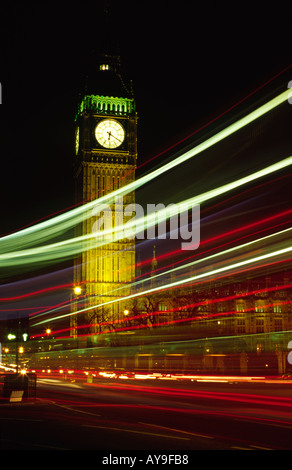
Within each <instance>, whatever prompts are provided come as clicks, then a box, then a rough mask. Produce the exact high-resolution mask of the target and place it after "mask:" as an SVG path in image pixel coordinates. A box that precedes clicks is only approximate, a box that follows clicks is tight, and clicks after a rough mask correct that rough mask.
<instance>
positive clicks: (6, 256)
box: [0, 157, 292, 267]
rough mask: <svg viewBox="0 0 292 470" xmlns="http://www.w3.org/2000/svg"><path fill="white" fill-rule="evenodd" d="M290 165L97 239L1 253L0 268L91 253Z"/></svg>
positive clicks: (273, 168)
mask: <svg viewBox="0 0 292 470" xmlns="http://www.w3.org/2000/svg"><path fill="white" fill-rule="evenodd" d="M290 165H292V157H288V158H285V159H284V160H281V161H279V162H277V163H275V164H273V165H270V166H268V167H266V168H263V169H262V170H259V171H257V172H255V173H252V174H250V175H248V176H245V177H243V178H240V179H239V180H236V181H234V182H231V183H228V184H225V185H223V186H220V187H219V188H215V189H213V190H210V191H207V192H206V193H203V194H201V195H197V196H194V197H192V198H190V199H187V200H185V201H183V202H181V203H179V204H178V205H174V207H166V208H164V209H161V210H160V211H157V213H156V214H155V213H153V214H151V215H150V216H149V215H147V216H145V217H141V218H139V219H137V220H131V221H130V222H127V223H126V224H122V225H121V226H118V227H117V228H114V229H111V230H104V231H102V232H101V233H100V235H97V234H96V233H90V234H86V235H83V236H80V237H75V238H71V239H69V240H64V241H62V242H58V243H53V244H50V245H44V246H40V247H36V248H33V249H26V250H20V251H14V252H12V253H11V252H9V253H3V254H1V255H0V267H9V266H18V265H22V264H25V265H28V264H29V263H42V262H44V261H48V262H51V261H52V260H60V259H68V258H71V257H73V256H74V255H76V254H77V253H80V252H83V251H85V250H86V249H89V250H92V249H93V248H96V247H98V246H102V245H104V244H105V243H106V242H105V241H104V238H107V236H108V235H110V237H109V238H110V240H108V241H107V243H112V241H113V238H112V236H114V240H115V241H116V240H122V239H124V238H128V237H129V236H133V233H139V232H141V230H144V229H145V227H149V226H153V225H154V224H155V223H156V220H157V217H158V218H159V220H160V221H162V220H165V219H166V218H167V217H170V216H171V215H175V214H177V210H178V209H177V207H178V206H183V207H184V210H186V209H187V208H191V207H193V206H194V205H196V204H200V203H202V202H205V201H207V200H209V199H212V198H214V197H217V196H219V195H222V194H224V193H226V192H228V191H231V190H233V189H236V188H238V187H240V186H242V185H244V184H247V183H250V182H252V181H255V180H256V179H258V178H262V177H264V176H267V175H270V174H272V173H274V172H275V171H279V170H281V169H283V168H286V167H287V166H290ZM85 241H90V244H88V246H87V247H86V245H84V242H85Z"/></svg>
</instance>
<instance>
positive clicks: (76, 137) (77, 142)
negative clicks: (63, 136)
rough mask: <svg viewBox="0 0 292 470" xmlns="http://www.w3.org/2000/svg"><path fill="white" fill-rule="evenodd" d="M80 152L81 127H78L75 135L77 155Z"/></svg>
mask: <svg viewBox="0 0 292 470" xmlns="http://www.w3.org/2000/svg"><path fill="white" fill-rule="evenodd" d="M78 150H79V127H77V129H76V133H75V152H76V155H77V153H78Z"/></svg>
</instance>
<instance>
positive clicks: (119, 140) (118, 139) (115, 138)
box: [112, 135, 122, 143]
mask: <svg viewBox="0 0 292 470" xmlns="http://www.w3.org/2000/svg"><path fill="white" fill-rule="evenodd" d="M112 137H113V138H114V139H116V140H118V141H119V142H121V143H122V141H121V140H120V139H118V138H117V137H116V136H115V135H112Z"/></svg>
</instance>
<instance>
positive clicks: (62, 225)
mask: <svg viewBox="0 0 292 470" xmlns="http://www.w3.org/2000/svg"><path fill="white" fill-rule="evenodd" d="M289 92H290V90H289V89H287V90H285V91H284V92H282V93H281V94H280V95H278V96H277V97H275V98H273V99H272V100H270V101H269V102H267V103H265V104H264V105H262V106H260V107H259V108H257V109H256V110H255V111H253V112H251V113H250V114H248V115H247V116H245V117H243V118H242V119H239V120H238V121H237V122H235V123H233V124H231V125H230V126H228V127H226V128H225V129H223V130H222V131H220V132H218V133H217V134H215V135H214V136H212V137H210V138H208V139H206V140H205V141H204V142H202V143H201V144H199V145H197V146H195V147H194V148H192V149H191V150H188V151H187V152H185V153H183V154H182V155H181V156H179V157H177V158H175V159H174V160H172V161H171V162H169V163H167V164H165V165H163V166H162V167H160V168H158V169H157V170H154V171H152V172H150V173H149V174H147V175H145V176H143V177H141V178H139V179H138V180H136V181H134V182H132V183H130V184H128V185H126V186H124V187H122V188H120V189H117V190H116V191H113V192H111V193H110V194H108V195H105V196H103V197H101V198H99V199H97V200H94V201H91V202H89V203H87V204H84V205H82V206H80V207H77V208H75V209H73V210H71V211H67V212H66V213H65V214H61V215H58V216H56V217H54V218H51V219H49V220H47V221H44V222H41V223H39V224H37V225H34V226H31V227H28V228H25V229H23V230H19V231H16V232H14V233H12V234H10V235H7V236H4V237H1V238H0V253H8V252H11V251H12V252H14V251H15V247H16V246H17V243H21V246H22V247H28V246H31V245H36V244H37V245H39V244H40V243H44V242H45V241H48V240H50V239H52V238H54V237H56V236H60V235H64V234H65V233H66V232H68V230H70V229H72V228H73V227H74V226H75V225H77V224H78V223H80V222H81V221H82V220H83V219H84V215H85V214H87V215H88V216H91V212H90V211H91V210H92V209H93V208H96V204H97V202H98V204H110V203H112V202H113V200H114V198H115V197H120V196H123V195H126V194H128V193H129V192H131V191H135V189H137V188H139V187H141V186H142V185H144V184H146V183H148V182H150V181H151V180H153V179H154V178H157V177H158V176H161V174H162V173H165V172H167V171H169V170H171V169H173V168H175V167H176V166H178V165H180V164H182V163H184V162H186V161H187V160H189V159H190V158H193V157H194V156H196V155H198V154H200V153H201V152H203V151H204V150H207V149H209V148H210V147H212V146H213V145H215V144H216V143H218V142H220V141H222V140H223V139H225V138H227V137H229V136H231V135H232V134H234V133H235V132H237V131H238V130H240V129H242V128H244V127H245V126H247V125H248V124H250V123H252V122H253V121H255V120H256V119H258V118H260V117H261V116H263V115H265V114H266V113H268V112H270V111H271V110H273V109H275V108H276V107H277V106H279V105H281V104H282V103H284V102H285V101H287V100H288V98H289ZM286 163H287V165H288V164H291V163H289V162H286ZM242 184H244V183H242ZM230 189H231V188H230ZM213 197H214V196H213ZM197 203H200V202H197ZM78 241H79V240H76V242H78ZM71 243H74V239H73V241H72V242H71ZM57 245H58V244H55V245H54V244H53V245H51V246H49V249H52V251H53V253H52V255H50V256H49V258H48V259H55V256H56V259H58V258H59V256H57V255H56V253H55V251H54V250H55V248H56V246H57ZM65 248H66V247H65ZM73 253H76V251H75V252H74V251H73V252H71V254H70V253H66V255H65V257H66V256H68V255H69V256H72V254H73ZM26 255H28V256H30V254H29V252H27V253H26V254H25V253H22V251H19V252H18V254H17V255H15V254H14V255H13V259H14V260H15V258H16V257H23V256H26ZM3 260H5V258H3V259H2V261H3ZM27 261H29V260H28V259H26V261H25V262H27ZM33 262H34V261H33ZM3 266H6V264H4V265H3Z"/></svg>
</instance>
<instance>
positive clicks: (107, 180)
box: [71, 64, 137, 342]
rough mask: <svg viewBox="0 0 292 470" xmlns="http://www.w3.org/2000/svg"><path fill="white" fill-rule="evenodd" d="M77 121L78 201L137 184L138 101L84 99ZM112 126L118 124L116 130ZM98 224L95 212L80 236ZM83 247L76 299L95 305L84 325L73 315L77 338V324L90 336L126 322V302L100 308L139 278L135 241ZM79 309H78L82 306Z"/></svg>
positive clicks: (76, 276)
mask: <svg viewBox="0 0 292 470" xmlns="http://www.w3.org/2000/svg"><path fill="white" fill-rule="evenodd" d="M100 67H101V68H100V70H101V73H107V72H102V71H103V70H107V69H106V68H103V64H101V66H100ZM97 86H98V83H97ZM75 121H76V129H77V128H78V147H77V146H76V150H77V155H76V156H75V171H74V173H75V183H76V191H75V193H76V202H77V203H80V202H88V201H93V200H95V199H98V198H99V197H101V196H104V195H105V194H109V193H110V192H112V191H113V190H115V189H118V188H120V187H122V186H125V185H127V184H129V183H131V182H132V181H134V179H135V168H136V159H137V114H136V109H135V101H134V99H133V98H131V97H130V98H129V97H128V98H121V97H114V96H103V95H92V94H90V95H85V96H83V98H82V99H81V101H80V103H79V107H78V112H77V114H76V119H75ZM104 123H105V124H107V123H108V124H110V127H109V126H108V127H105V126H104ZM113 123H114V126H113V127H111V126H112V124H113ZM96 129H100V132H99V133H97V131H96ZM104 132H105V133H106V140H104ZM117 139H120V140H119V141H118V140H117ZM134 202H135V194H134V192H133V193H131V194H128V195H127V196H126V197H125V198H124V200H123V205H127V204H130V203H134ZM122 209H123V208H121V213H123V211H122ZM113 214H114V212H113ZM112 217H114V215H112ZM122 217H123V216H122ZM95 222H96V216H95V215H94V211H92V213H91V214H90V217H89V218H87V219H86V220H84V222H83V224H82V225H81V226H80V227H79V233H77V235H78V234H79V235H81V234H82V235H86V234H90V233H92V227H93V226H94V223H95ZM113 225H114V221H113ZM88 243H90V242H88ZM84 248H85V249H84V251H83V253H82V254H81V256H80V257H78V259H76V260H75V269H74V284H75V285H78V286H81V294H80V295H79V296H76V300H77V299H80V298H82V299H84V303H85V304H86V306H87V307H90V306H92V309H91V310H89V312H88V313H87V316H86V318H85V319H84V318H83V319H82V320H81V318H80V321H79V316H78V315H76V316H72V321H71V334H73V335H76V333H77V329H76V326H77V321H78V322H79V323H81V322H83V323H84V321H85V322H86V323H87V324H88V325H90V330H89V332H90V333H94V332H96V333H99V332H101V331H102V325H103V324H107V325H108V323H109V322H113V321H114V320H116V319H118V318H121V317H122V316H123V315H124V311H125V310H126V304H125V305H124V303H123V302H122V301H121V302H114V303H112V304H110V305H103V306H100V307H98V306H97V305H99V304H104V303H107V302H110V301H112V300H114V299H117V298H119V297H120V296H121V293H120V292H119V290H118V289H119V288H120V287H125V286H126V285H127V283H129V282H130V281H131V279H133V278H134V276H135V245H134V240H131V239H126V240H121V241H118V242H115V243H105V244H104V245H102V246H101V247H98V248H91V247H90V245H88V244H87V246H85V247H84ZM128 294H129V289H127V288H126V289H124V290H123V294H122V295H123V296H126V295H128ZM74 295H75V294H74ZM74 310H75V311H77V310H78V304H77V302H76V304H75V306H74V308H73V311H74ZM107 327H108V326H107ZM83 331H84V330H83ZM92 341H93V342H95V341H98V335H97V336H96V337H95V336H93V337H92Z"/></svg>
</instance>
